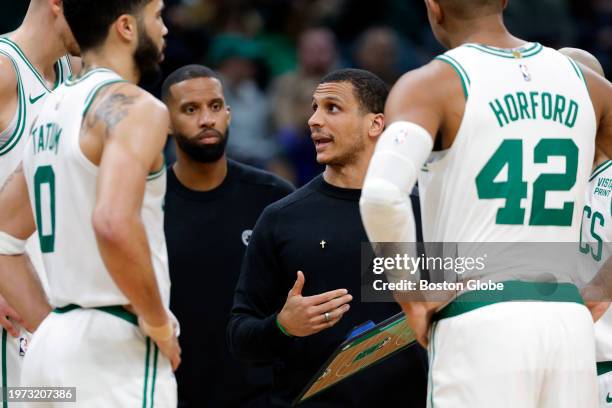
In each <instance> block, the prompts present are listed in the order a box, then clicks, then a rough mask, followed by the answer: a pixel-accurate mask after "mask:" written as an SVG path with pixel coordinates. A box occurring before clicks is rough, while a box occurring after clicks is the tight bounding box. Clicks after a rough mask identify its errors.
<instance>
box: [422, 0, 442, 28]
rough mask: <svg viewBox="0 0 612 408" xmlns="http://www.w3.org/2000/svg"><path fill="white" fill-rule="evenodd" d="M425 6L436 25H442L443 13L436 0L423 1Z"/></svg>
mask: <svg viewBox="0 0 612 408" xmlns="http://www.w3.org/2000/svg"><path fill="white" fill-rule="evenodd" d="M425 5H426V6H427V10H428V12H429V13H430V15H431V17H433V20H434V21H435V22H436V23H437V24H442V22H443V21H444V12H443V11H442V7H440V4H439V3H438V2H437V1H436V0H425Z"/></svg>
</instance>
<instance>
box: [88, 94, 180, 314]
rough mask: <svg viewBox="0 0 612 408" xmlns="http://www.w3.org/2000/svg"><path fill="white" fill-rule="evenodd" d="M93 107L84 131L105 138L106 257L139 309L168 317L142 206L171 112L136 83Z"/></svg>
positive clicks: (100, 189) (102, 209) (101, 205)
mask: <svg viewBox="0 0 612 408" xmlns="http://www.w3.org/2000/svg"><path fill="white" fill-rule="evenodd" d="M99 99H100V100H99V101H97V103H96V104H95V105H94V106H93V107H92V108H91V110H90V111H89V112H88V114H87V117H86V118H85V124H84V130H83V131H86V132H87V131H92V132H94V134H95V135H96V137H99V138H101V139H103V145H104V147H103V152H102V158H101V161H100V169H99V175H98V185H97V197H96V207H95V209H94V213H93V227H94V230H95V233H96V237H97V240H98V247H99V249H100V253H101V255H102V259H103V260H104V263H105V265H106V267H107V268H108V270H109V272H110V274H111V276H112V278H113V280H114V281H115V283H116V284H117V286H118V287H119V288H120V289H121V291H122V292H123V293H124V294H125V295H126V297H127V298H128V299H129V301H130V303H131V305H132V306H133V307H134V309H135V311H136V313H137V314H138V315H139V316H140V317H141V318H143V319H144V320H145V321H146V322H147V323H148V324H150V325H153V326H161V325H164V324H165V323H167V322H168V315H167V312H166V310H165V308H164V306H163V304H162V301H161V297H160V292H159V288H158V285H157V280H156V278H155V273H154V270H153V265H152V261H151V251H150V248H149V243H148V239H147V235H146V232H145V227H144V224H143V222H142V219H141V210H142V204H143V198H144V192H145V186H146V179H147V175H148V173H149V171H150V170H151V169H152V167H153V165H154V163H155V162H156V161H157V160H158V159H159V156H160V152H161V151H162V149H163V146H164V143H165V140H166V129H167V128H168V113H167V111H166V108H165V107H164V106H163V105H162V104H161V103H159V102H157V101H156V100H155V99H154V98H153V97H152V96H150V95H149V94H147V93H145V92H144V91H142V90H141V89H139V88H138V87H136V86H134V85H130V84H121V85H115V86H112V88H111V89H109V90H108V91H107V92H106V93H105V94H104V95H103V96H101V97H100V98H99Z"/></svg>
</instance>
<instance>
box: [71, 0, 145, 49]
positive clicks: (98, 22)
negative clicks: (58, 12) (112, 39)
mask: <svg viewBox="0 0 612 408" xmlns="http://www.w3.org/2000/svg"><path fill="white" fill-rule="evenodd" d="M150 1H151V0H63V3H62V4H63V7H64V15H65V16H66V21H67V22H68V26H70V29H71V30H72V34H73V35H74V38H75V39H76V41H77V43H79V47H80V48H81V52H83V51H87V50H89V49H92V48H95V47H97V46H99V45H101V44H102V43H103V42H104V40H105V39H106V37H107V36H108V30H109V27H110V26H111V24H113V23H114V22H115V21H116V20H117V18H119V16H121V15H123V14H131V15H137V14H138V13H139V12H140V11H141V10H142V8H143V7H144V6H146V5H147V4H148V3H149V2H150Z"/></svg>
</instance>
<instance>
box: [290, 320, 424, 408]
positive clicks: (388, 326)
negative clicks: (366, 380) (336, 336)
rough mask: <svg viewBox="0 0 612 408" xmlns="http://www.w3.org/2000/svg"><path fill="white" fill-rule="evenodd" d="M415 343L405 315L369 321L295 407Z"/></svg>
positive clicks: (337, 352)
mask: <svg viewBox="0 0 612 408" xmlns="http://www.w3.org/2000/svg"><path fill="white" fill-rule="evenodd" d="M415 342H416V337H415V334H414V332H413V331H412V329H411V328H410V327H409V326H408V323H407V321H406V316H405V315H404V313H401V312H400V313H398V314H396V315H394V316H391V317H390V318H388V319H386V320H384V321H382V322H380V323H378V324H377V325H375V324H374V323H372V322H366V323H364V324H362V325H360V326H358V327H357V328H355V329H353V331H352V332H351V333H350V334H349V336H348V338H347V339H346V340H344V341H343V342H342V344H340V345H339V346H338V348H337V349H336V350H335V351H334V353H333V354H332V355H331V356H330V357H329V359H327V361H326V362H325V364H323V366H322V367H321V369H319V371H318V372H317V374H316V375H315V376H314V377H313V378H312V379H311V380H310V381H309V382H308V384H307V385H306V387H304V390H303V391H302V392H301V393H300V395H299V396H298V397H297V398H296V399H295V400H294V402H293V405H292V406H297V405H299V404H300V403H302V402H304V401H306V400H307V399H310V398H312V397H314V396H315V395H317V394H319V393H321V392H323V391H324V390H327V389H328V388H330V387H331V386H333V385H335V384H337V383H339V382H340V381H344V380H345V379H347V378H349V377H350V376H352V375H353V374H355V373H357V372H359V371H361V370H363V369H365V368H367V367H370V366H372V365H374V364H377V363H380V362H381V361H383V360H384V359H386V358H389V357H391V356H393V355H395V354H397V353H399V352H400V351H402V350H404V349H406V348H408V347H410V346H411V345H412V344H414V343H415Z"/></svg>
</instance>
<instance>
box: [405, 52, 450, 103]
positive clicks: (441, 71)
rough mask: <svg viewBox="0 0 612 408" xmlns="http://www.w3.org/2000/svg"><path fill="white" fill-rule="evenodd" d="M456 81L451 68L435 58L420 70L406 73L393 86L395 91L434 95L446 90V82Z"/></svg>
mask: <svg viewBox="0 0 612 408" xmlns="http://www.w3.org/2000/svg"><path fill="white" fill-rule="evenodd" d="M456 79H457V76H456V73H455V71H454V69H453V67H452V66H451V65H449V64H447V63H446V62H444V61H443V60H441V59H439V58H435V59H433V60H432V61H430V62H429V63H428V64H425V65H423V66H422V67H420V68H417V69H414V70H412V71H409V72H406V73H405V74H404V75H402V76H401V77H400V78H399V79H398V80H397V82H396V83H395V85H394V86H393V87H394V88H396V89H410V90H414V91H422V92H423V93H424V94H425V95H434V94H433V93H432V92H433V91H436V90H440V91H444V90H445V89H446V90H447V89H448V83H449V82H448V81H454V80H456Z"/></svg>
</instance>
